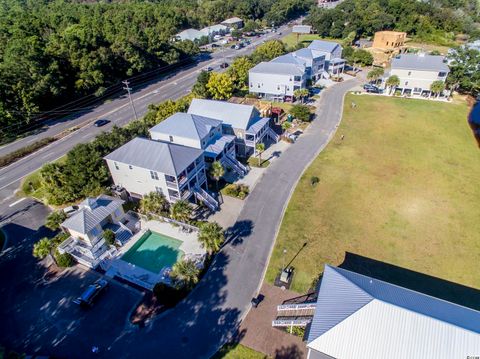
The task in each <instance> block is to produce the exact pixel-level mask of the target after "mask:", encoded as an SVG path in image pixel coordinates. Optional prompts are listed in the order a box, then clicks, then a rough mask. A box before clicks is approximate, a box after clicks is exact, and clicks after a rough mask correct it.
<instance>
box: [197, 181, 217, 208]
mask: <svg viewBox="0 0 480 359" xmlns="http://www.w3.org/2000/svg"><path fill="white" fill-rule="evenodd" d="M193 193H194V195H195V198H196V199H197V200H199V201H202V202H203V203H205V205H206V206H207V207H208V208H209V209H210V210H212V211H216V210H217V209H218V207H219V205H218V202H217V200H216V199H215V198H213V197H212V196H211V195H210V194H209V193H208V192H207V191H205V190H204V189H203V188H201V187H199V186H196V187H195V188H194V189H193Z"/></svg>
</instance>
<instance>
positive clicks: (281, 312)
mask: <svg viewBox="0 0 480 359" xmlns="http://www.w3.org/2000/svg"><path fill="white" fill-rule="evenodd" d="M316 305H317V304H316V303H300V304H282V305H279V306H277V318H276V319H275V320H273V321H272V327H304V326H306V325H307V324H308V323H310V322H311V321H312V318H313V315H314V314H315V308H316Z"/></svg>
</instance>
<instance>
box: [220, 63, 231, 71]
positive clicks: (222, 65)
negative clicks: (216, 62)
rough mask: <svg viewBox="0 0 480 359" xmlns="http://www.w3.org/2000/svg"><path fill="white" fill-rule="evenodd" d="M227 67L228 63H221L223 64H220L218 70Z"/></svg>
mask: <svg viewBox="0 0 480 359" xmlns="http://www.w3.org/2000/svg"><path fill="white" fill-rule="evenodd" d="M228 66H229V65H228V63H226V62H223V63H221V64H220V68H222V69H226V68H227V67H228Z"/></svg>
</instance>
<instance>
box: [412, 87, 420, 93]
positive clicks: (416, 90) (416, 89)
mask: <svg viewBox="0 0 480 359" xmlns="http://www.w3.org/2000/svg"><path fill="white" fill-rule="evenodd" d="M413 92H422V89H421V88H420V87H415V88H414V89H413Z"/></svg>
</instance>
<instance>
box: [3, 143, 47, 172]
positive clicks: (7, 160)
mask: <svg viewBox="0 0 480 359" xmlns="http://www.w3.org/2000/svg"><path fill="white" fill-rule="evenodd" d="M53 141H55V138H53V137H46V138H43V139H41V140H39V141H36V142H34V143H32V144H31V145H28V146H25V147H22V148H19V149H18V150H16V151H13V152H11V153H9V154H7V155H5V156H1V157H0V167H4V166H8V165H9V164H11V163H13V162H15V161H16V160H19V159H20V158H22V157H25V156H27V155H29V154H30V153H33V152H35V151H37V150H39V149H40V148H42V147H45V146H46V145H48V144H49V143H51V142H53Z"/></svg>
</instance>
